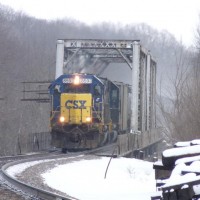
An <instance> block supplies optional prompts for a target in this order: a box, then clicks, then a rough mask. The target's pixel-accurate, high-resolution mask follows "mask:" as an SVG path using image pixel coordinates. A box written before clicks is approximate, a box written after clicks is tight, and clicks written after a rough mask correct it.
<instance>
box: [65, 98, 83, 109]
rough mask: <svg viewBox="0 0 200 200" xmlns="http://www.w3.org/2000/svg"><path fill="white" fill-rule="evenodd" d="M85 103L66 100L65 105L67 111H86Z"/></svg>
mask: <svg viewBox="0 0 200 200" xmlns="http://www.w3.org/2000/svg"><path fill="white" fill-rule="evenodd" d="M85 104H86V101H85V100H73V101H72V100H68V101H66V103H65V106H66V108H67V109H71V108H73V109H86V106H85Z"/></svg>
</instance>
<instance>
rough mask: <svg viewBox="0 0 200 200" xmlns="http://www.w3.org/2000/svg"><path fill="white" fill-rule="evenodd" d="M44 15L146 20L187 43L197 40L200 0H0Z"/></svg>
mask: <svg viewBox="0 0 200 200" xmlns="http://www.w3.org/2000/svg"><path fill="white" fill-rule="evenodd" d="M0 3H1V4H4V5H9V6H11V7H12V8H14V9H15V10H21V11H23V12H25V13H27V14H29V15H31V16H34V17H36V18H42V19H56V18H59V19H60V18H65V17H68V18H74V19H76V20H79V21H82V22H85V23H87V24H89V25H91V24H93V23H96V22H103V21H106V22H113V23H118V22H120V23H121V24H122V25H123V24H124V25H125V24H135V23H143V22H144V23H147V24H149V25H150V26H152V27H153V28H156V29H158V30H162V29H166V30H168V31H169V32H170V33H172V34H173V35H174V36H175V37H176V38H177V39H178V40H182V41H183V43H184V44H186V45H190V44H193V42H194V34H195V30H196V27H197V25H198V22H199V14H200V0H104V1H103V0H101V1H100V0H99V1H95V0H0Z"/></svg>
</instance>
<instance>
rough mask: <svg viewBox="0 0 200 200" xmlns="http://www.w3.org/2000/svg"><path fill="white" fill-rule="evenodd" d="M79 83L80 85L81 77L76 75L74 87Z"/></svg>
mask: <svg viewBox="0 0 200 200" xmlns="http://www.w3.org/2000/svg"><path fill="white" fill-rule="evenodd" d="M79 83H80V77H79V76H77V75H76V76H75V77H74V85H79Z"/></svg>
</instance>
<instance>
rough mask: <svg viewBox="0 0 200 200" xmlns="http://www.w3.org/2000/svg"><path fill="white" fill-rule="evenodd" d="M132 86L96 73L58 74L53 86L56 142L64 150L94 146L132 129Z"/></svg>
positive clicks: (53, 143)
mask: <svg viewBox="0 0 200 200" xmlns="http://www.w3.org/2000/svg"><path fill="white" fill-rule="evenodd" d="M128 88H129V86H128V85H125V84H122V83H120V84H118V85H117V84H116V83H114V82H112V81H110V80H108V79H106V78H100V77H97V76H96V75H92V74H77V73H75V74H64V75H61V76H60V77H58V78H57V79H56V80H55V81H53V82H52V83H51V85H50V86H49V93H50V95H51V115H50V127H51V136H52V145H53V146H55V147H57V148H62V149H63V151H65V150H66V149H90V148H95V147H98V146H103V145H105V144H106V143H108V142H114V141H115V140H116V139H117V135H118V134H120V133H125V132H127V131H129V129H130V119H129V117H128V116H130V115H128V110H130V109H128V105H130V104H128V103H127V102H125V101H127V100H128V91H129V89H128ZM122 94H123V95H122ZM125 115H126V117H125Z"/></svg>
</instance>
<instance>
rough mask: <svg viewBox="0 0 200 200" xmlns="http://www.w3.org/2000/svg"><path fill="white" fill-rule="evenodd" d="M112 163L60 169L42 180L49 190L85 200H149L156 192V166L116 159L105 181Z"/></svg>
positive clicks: (83, 162) (92, 162) (94, 162)
mask: <svg viewBox="0 0 200 200" xmlns="http://www.w3.org/2000/svg"><path fill="white" fill-rule="evenodd" d="M109 159H110V158H108V157H102V158H101V159H94V160H81V161H76V162H73V163H68V164H65V165H58V166H57V167H55V168H53V169H51V170H49V171H47V172H46V173H44V174H42V177H43V178H44V181H45V183H46V184H47V185H48V186H50V187H52V188H55V189H57V190H60V191H62V192H64V193H67V194H68V195H70V196H74V197H76V198H78V199H81V200H102V199H103V200H107V199H108V200H110V199H115V200H129V199H130V200H133V199H135V200H149V199H150V197H151V195H153V194H154V193H155V191H156V187H155V185H156V182H155V176H154V170H153V163H150V162H145V161H142V160H136V159H130V158H129V159H128V158H115V159H112V161H111V163H110V166H109V168H108V172H107V176H106V179H104V176H105V171H106V167H107V165H108V162H109Z"/></svg>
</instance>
